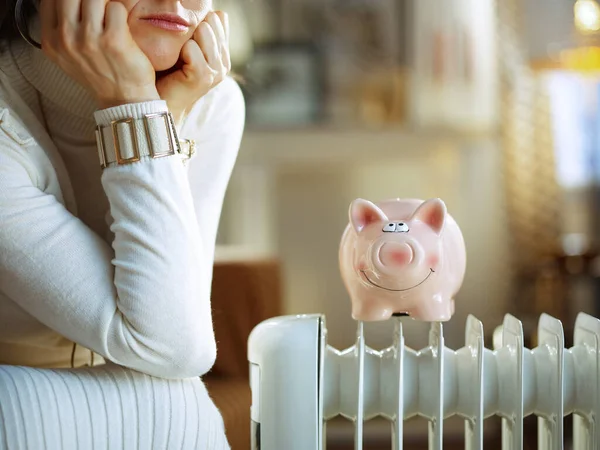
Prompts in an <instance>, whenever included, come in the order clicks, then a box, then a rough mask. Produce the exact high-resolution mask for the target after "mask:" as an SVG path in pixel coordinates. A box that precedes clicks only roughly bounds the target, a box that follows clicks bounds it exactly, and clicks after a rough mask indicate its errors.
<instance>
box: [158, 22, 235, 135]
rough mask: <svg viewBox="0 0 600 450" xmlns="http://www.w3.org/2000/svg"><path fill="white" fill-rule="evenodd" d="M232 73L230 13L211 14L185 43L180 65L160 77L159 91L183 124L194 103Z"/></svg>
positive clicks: (178, 120)
mask: <svg viewBox="0 0 600 450" xmlns="http://www.w3.org/2000/svg"><path fill="white" fill-rule="evenodd" d="M230 70H231V60H230V56H229V21H228V18H227V14H226V13H224V12H222V11H216V12H212V11H211V12H209V13H208V14H207V16H206V18H205V19H204V21H203V22H201V23H200V24H199V25H198V27H197V28H196V30H195V31H194V35H193V37H192V39H190V40H189V41H187V42H186V43H185V44H184V46H183V48H182V49H181V54H180V56H179V63H178V64H177V65H176V66H175V67H174V68H173V69H172V70H170V71H167V72H166V73H165V74H162V75H159V77H158V80H157V82H156V89H157V90H158V93H159V95H160V97H161V98H162V99H163V100H166V101H167V105H168V106H169V110H170V111H171V113H172V114H173V117H174V119H175V121H176V122H177V124H181V123H182V121H183V119H184V118H185V116H186V115H187V114H188V112H189V110H190V109H191V108H192V106H193V105H194V103H196V101H198V99H199V98H201V97H203V96H204V95H206V94H207V93H208V92H209V91H210V90H211V89H212V88H213V87H215V86H216V85H217V84H219V83H220V82H221V81H223V80H224V79H225V76H226V75H227V73H229V71H230Z"/></svg>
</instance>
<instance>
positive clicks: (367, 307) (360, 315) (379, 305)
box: [352, 297, 393, 322]
mask: <svg viewBox="0 0 600 450" xmlns="http://www.w3.org/2000/svg"><path fill="white" fill-rule="evenodd" d="M392 313H393V311H392V309H391V308H390V307H389V305H388V304H387V302H383V301H381V300H380V299H378V298H377V297H360V298H353V299H352V318H353V319H354V320H362V321H363V322H376V321H382V320H388V319H389V318H390V317H391V316H392Z"/></svg>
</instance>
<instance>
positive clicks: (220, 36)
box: [204, 12, 226, 42]
mask: <svg viewBox="0 0 600 450" xmlns="http://www.w3.org/2000/svg"><path fill="white" fill-rule="evenodd" d="M204 21H205V22H207V23H208V24H209V25H210V26H211V28H212V30H213V32H214V33H215V36H216V37H217V41H218V42H225V41H226V38H225V29H224V27H223V22H222V21H221V18H220V17H219V16H218V15H217V14H216V13H215V12H209V13H208V14H207V15H206V19H204Z"/></svg>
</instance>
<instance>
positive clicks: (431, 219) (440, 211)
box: [412, 198, 446, 234]
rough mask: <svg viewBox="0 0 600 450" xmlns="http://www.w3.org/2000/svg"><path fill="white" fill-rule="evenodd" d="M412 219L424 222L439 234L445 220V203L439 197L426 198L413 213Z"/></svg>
mask: <svg viewBox="0 0 600 450" xmlns="http://www.w3.org/2000/svg"><path fill="white" fill-rule="evenodd" d="M412 219H413V220H419V221H421V222H423V223H426V224H427V225H429V226H430V227H431V229H432V230H433V231H434V232H435V233H436V234H440V233H441V232H442V229H443V228H444V222H445V221H446V205H445V203H444V202H443V201H441V200H440V199H439V198H433V199H431V200H427V201H426V202H423V203H421V206H419V207H418V208H417V210H416V211H415V212H414V213H413V215H412Z"/></svg>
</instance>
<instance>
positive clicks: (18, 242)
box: [0, 101, 216, 378]
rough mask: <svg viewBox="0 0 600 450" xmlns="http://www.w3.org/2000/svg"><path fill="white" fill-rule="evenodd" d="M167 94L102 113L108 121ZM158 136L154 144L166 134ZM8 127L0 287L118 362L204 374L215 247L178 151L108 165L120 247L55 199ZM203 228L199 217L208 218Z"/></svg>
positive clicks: (170, 374)
mask: <svg viewBox="0 0 600 450" xmlns="http://www.w3.org/2000/svg"><path fill="white" fill-rule="evenodd" d="M166 110H167V106H166V102H164V101H153V102H144V103H137V104H130V105H123V106H119V107H114V108H109V109H107V110H102V111H98V112H96V116H95V117H96V121H97V122H98V123H101V122H103V121H106V120H114V119H118V118H121V117H126V116H130V115H133V116H134V117H141V116H142V114H145V113H155V112H161V111H166ZM161 138H162V137H159V136H151V139H161ZM20 152H23V149H22V148H20V147H19V146H18V145H16V143H15V142H14V141H13V140H12V139H10V138H9V137H7V135H6V134H4V133H0V286H2V289H3V291H4V292H5V294H6V295H8V297H9V298H11V299H12V300H13V301H14V302H15V303H17V304H18V305H19V306H20V307H21V308H22V309H24V310H25V311H27V312H28V313H29V314H31V315H32V316H34V317H35V318H37V319H38V320H39V321H40V322H42V323H44V324H45V325H47V326H48V327H50V328H52V329H54V330H55V331H57V332H58V333H60V334H62V335H63V336H65V337H67V338H69V339H71V340H73V341H74V342H77V343H79V344H81V345H83V346H85V347H87V348H90V349H92V350H94V351H96V352H97V353H99V354H101V355H102V356H104V357H105V358H107V359H108V360H110V361H113V362H115V363H117V364H120V365H123V366H125V367H129V368H132V369H135V370H138V371H141V372H145V373H147V374H150V375H154V376H158V377H163V378H186V377H192V376H200V375H202V374H204V373H206V372H207V371H208V370H209V369H210V368H211V367H212V365H213V364H214V361H215V357H216V344H215V338H214V332H213V326H212V317H211V310H210V298H209V297H210V277H208V276H205V275H204V274H206V273H210V271H211V269H212V264H213V261H212V258H211V257H210V255H207V254H206V246H207V243H206V242H204V241H203V238H202V233H201V231H200V226H199V222H198V221H197V220H196V214H195V208H194V202H193V198H192V194H191V189H190V184H189V181H188V172H187V169H186V168H185V166H184V165H183V164H182V161H181V159H180V158H179V157H178V156H171V157H165V158H160V159H156V160H154V159H150V158H147V157H146V158H143V159H142V160H141V161H140V162H138V163H134V164H130V165H124V166H113V167H108V168H106V169H105V170H104V172H103V174H102V180H101V181H102V186H103V188H104V190H105V192H106V195H107V197H108V200H109V202H110V212H111V215H112V219H113V222H112V225H111V230H112V232H113V233H114V241H113V243H112V249H111V248H110V246H109V245H107V244H106V243H105V242H104V241H102V240H101V239H100V238H99V237H98V236H97V235H96V234H95V233H93V232H92V231H91V230H90V229H89V228H88V227H86V226H85V224H83V223H82V222H81V221H80V220H79V219H77V218H76V217H74V216H72V215H71V214H70V213H69V212H68V211H67V210H66V209H65V208H64V206H63V205H62V204H61V203H60V202H58V201H57V200H56V198H55V197H54V196H52V195H48V194H46V193H45V192H43V190H42V189H40V188H39V187H38V186H37V185H36V183H35V182H34V180H32V178H31V176H30V172H29V171H28V170H27V167H26V164H23V163H22V162H21V158H20V155H19V153H20ZM200 225H201V224H200Z"/></svg>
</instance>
